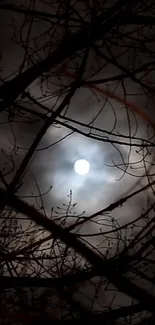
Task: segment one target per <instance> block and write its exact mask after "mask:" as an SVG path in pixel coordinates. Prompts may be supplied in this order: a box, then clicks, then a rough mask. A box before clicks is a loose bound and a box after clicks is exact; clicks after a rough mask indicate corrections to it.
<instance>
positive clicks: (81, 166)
mask: <svg viewBox="0 0 155 325" xmlns="http://www.w3.org/2000/svg"><path fill="white" fill-rule="evenodd" d="M89 169H90V164H89V162H88V161H87V160H85V159H79V160H77V161H76V162H75V164H74V170H75V172H76V173H77V174H79V175H85V174H87V173H88V172H89Z"/></svg>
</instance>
